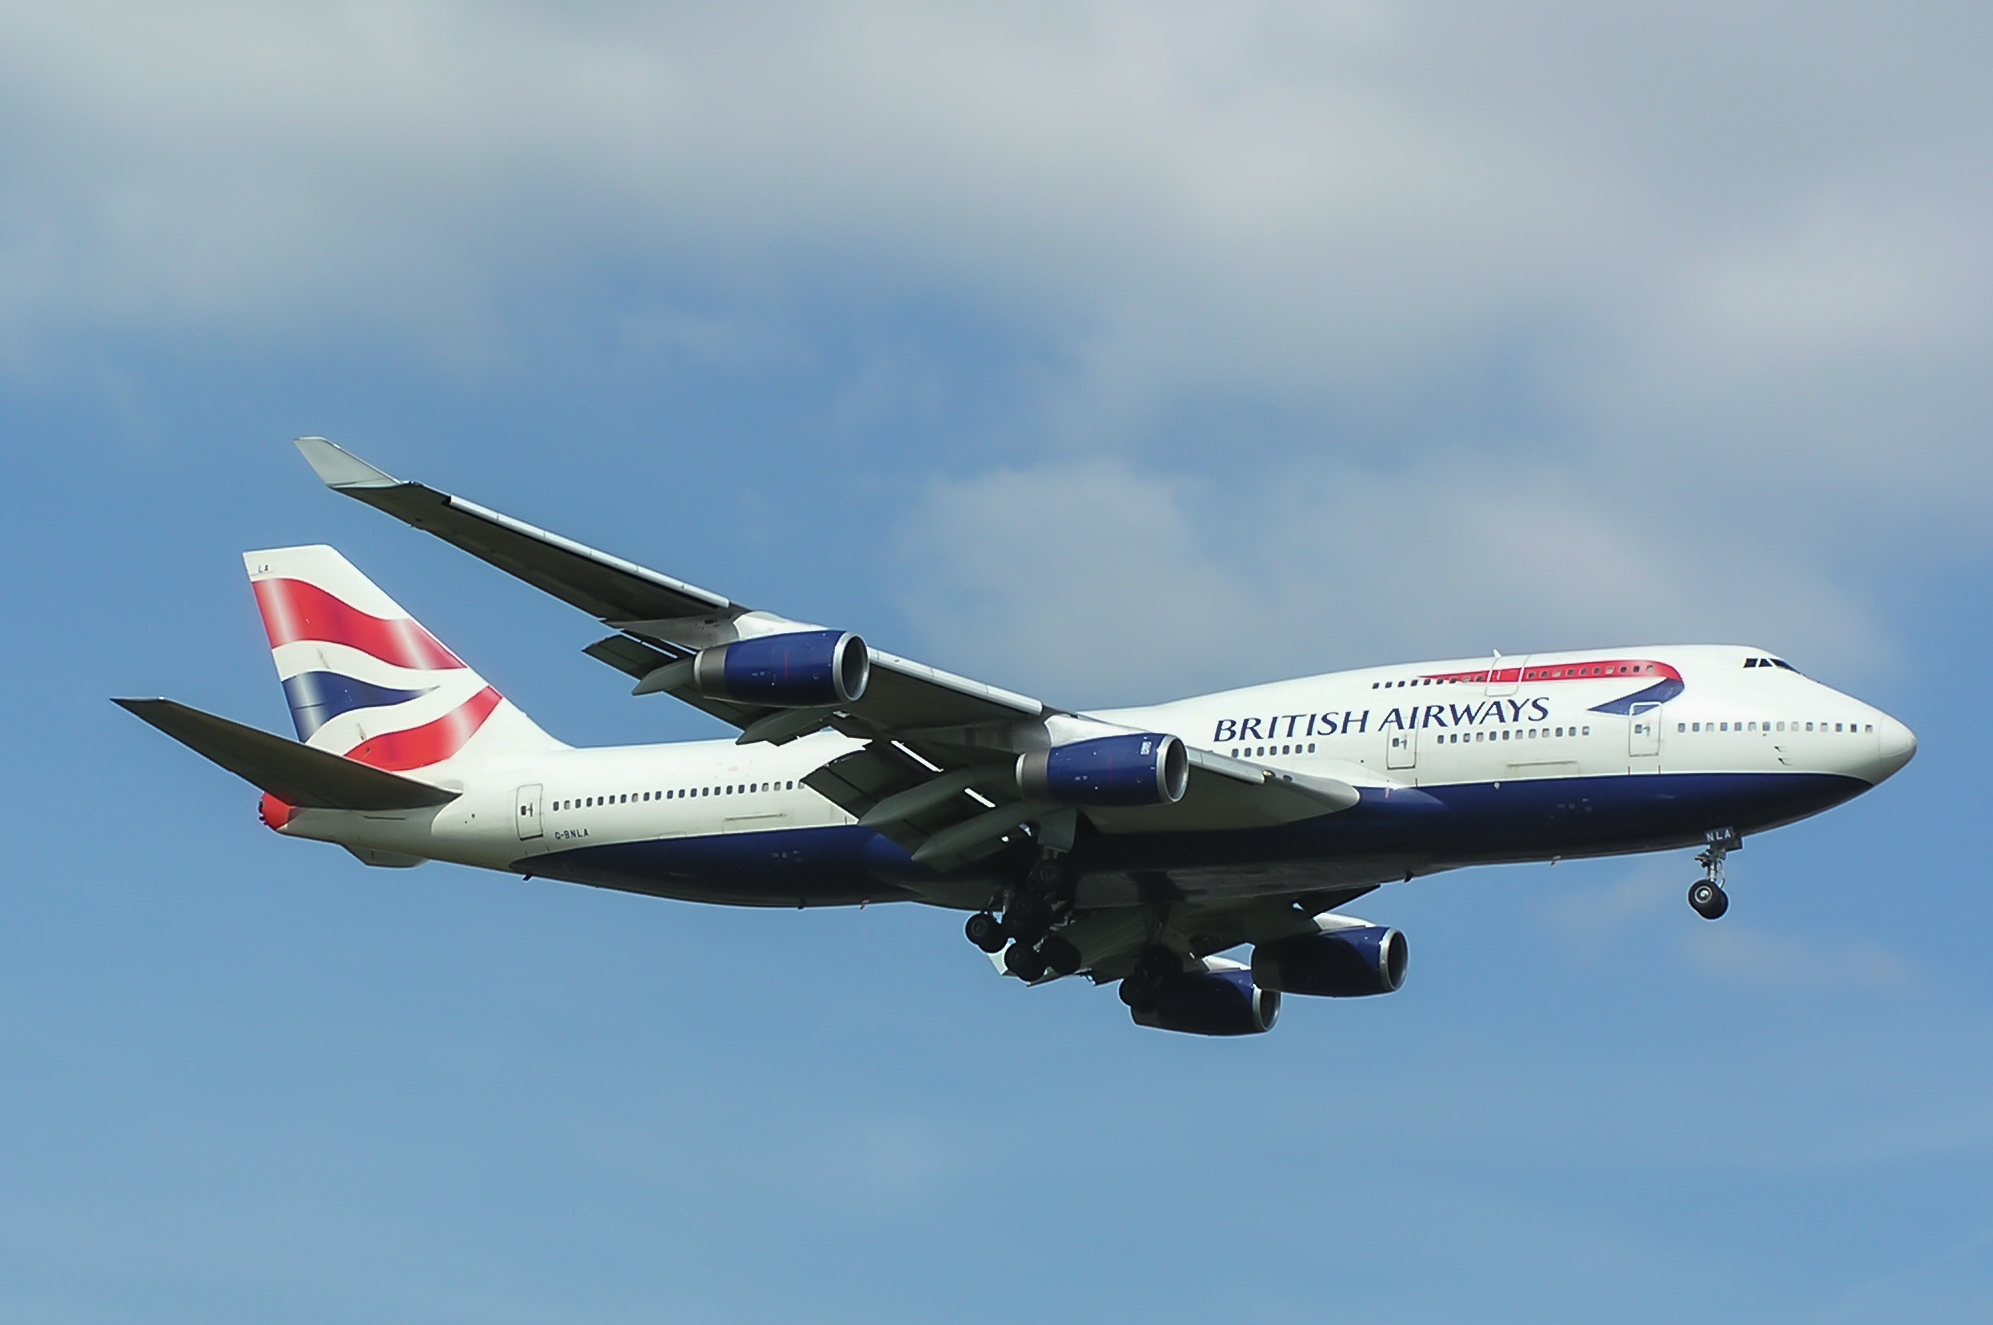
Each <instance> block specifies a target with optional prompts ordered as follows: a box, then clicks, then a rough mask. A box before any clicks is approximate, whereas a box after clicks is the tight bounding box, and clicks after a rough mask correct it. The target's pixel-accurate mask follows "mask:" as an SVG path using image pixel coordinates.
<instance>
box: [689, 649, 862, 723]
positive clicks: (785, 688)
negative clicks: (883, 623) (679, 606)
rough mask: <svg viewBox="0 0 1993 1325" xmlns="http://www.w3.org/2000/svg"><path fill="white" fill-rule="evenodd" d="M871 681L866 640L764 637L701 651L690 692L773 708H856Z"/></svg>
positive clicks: (694, 665) (693, 669) (693, 662)
mask: <svg viewBox="0 0 1993 1325" xmlns="http://www.w3.org/2000/svg"><path fill="white" fill-rule="evenodd" d="M871 676H872V655H871V654H870V653H869V652H868V651H867V650H866V648H865V641H864V640H862V639H859V638H858V637H857V636H856V635H853V634H850V633H848V632H846V631H840V630H803V631H796V632H793V633H791V634H785V635H763V636H761V637H760V638H759V639H744V640H740V641H738V642H736V643H733V644H719V645H715V646H714V647H712V648H710V649H701V650H699V654H698V656H697V657H696V658H694V659H693V660H692V688H693V689H695V690H697V691H698V692H699V693H700V694H702V695H704V696H706V698H708V699H726V700H732V701H733V702H735V703H737V704H767V705H770V706H773V707H776V708H836V707H837V706H839V705H842V704H851V703H855V702H857V701H858V700H859V699H860V698H861V697H863V696H864V694H865V683H866V682H867V681H869V680H870V679H871Z"/></svg>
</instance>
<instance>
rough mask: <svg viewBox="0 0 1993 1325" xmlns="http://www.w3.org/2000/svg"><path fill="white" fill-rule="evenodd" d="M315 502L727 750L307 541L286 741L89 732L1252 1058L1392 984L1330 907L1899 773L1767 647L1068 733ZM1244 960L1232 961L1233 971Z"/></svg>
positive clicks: (998, 705)
mask: <svg viewBox="0 0 1993 1325" xmlns="http://www.w3.org/2000/svg"><path fill="white" fill-rule="evenodd" d="M296 446H297V447H298V449H299V451H300V452H302V453H303V455H304V458H305V459H306V461H308V462H309V463H310V465H311V467H312V468H313V470H314V471H315V472H316V473H317V475H318V477H319V478H320V480H322V481H323V482H324V483H325V484H326V486H328V487H330V488H331V489H332V490H333V491H335V492H338V493H342V494H344V495H346V496H348V497H352V498H356V499H357V500H359V501H362V502H364V503H366V504H367V505H369V506H373V507H375V508H377V509H379V510H381V511H384V512H386V513H387V514H389V515H392V516H394V517H396V518H397V519H400V520H402V521H404V522H406V523H407V524H409V525H412V526H414V527H415V528H417V529H421V530H426V531H427V532H429V533H431V534H434V535H435V536H437V537H438V538H441V539H443V540H444V541H445V542H448V543H451V544H453V545H455V546H456V547H458V548H461V549H462V550H464V551H466V552H469V553H470V554H472V555H473V556H476V557H479V558H482V559H483V560H485V561H487V562H489V563H491V564H492V565H493V566H496V567H498V568H499V569H500V570H503V571H505V572H507V573H509V574H511V575H513V576H516V577H517V578H519V579H521V580H524V581H525V582H526V583H527V584H529V585H532V586H533V587H534V588H537V589H540V590H542V591H544V592H546V593H549V594H552V595H553V596H555V597H556V598H559V599H561V600H562V601H564V602H566V603H569V604H571V605H572V606H574V607H577V608H579V609H581V610H582V611H583V612H586V613H587V614H588V615H590V616H592V617H594V618H596V619H597V620H598V621H600V622H601V623H602V624H604V625H606V626H607V627H609V628H610V630H611V631H612V632H613V633H611V634H609V635H607V636H606V637H604V638H602V639H600V640H597V641H596V642H594V643H593V644H590V645H588V646H587V647H586V648H585V649H584V652H586V653H587V654H588V655H590V656H591V657H593V658H595V659H597V660H598V661H600V662H602V663H604V664H606V665H607V666H609V667H611V668H614V669H616V670H617V671H619V672H621V673H623V674H624V675H625V676H626V678H628V679H629V680H631V681H633V682H634V685H633V687H632V690H631V693H632V694H633V695H640V696H641V695H653V694H660V695H670V696H672V697H674V698H676V699H679V700H682V701H683V702H685V703H687V704H690V705H692V706H693V707H695V708H697V709H700V710H702V711H704V712H705V713H708V714H710V715H712V716H713V717H715V718H717V719H719V720H720V721H721V722H722V723H725V724H726V725H728V726H730V727H732V728H734V729H736V731H737V733H738V734H737V735H736V736H735V737H733V738H732V739H719V740H705V741H689V742H676V743H669V744H653V745H629V746H614V747H606V748H595V749H576V748H573V747H571V746H568V745H565V744H563V743H562V742H560V741H558V740H556V739H554V738H553V737H552V736H550V735H548V734H547V733H546V732H545V731H543V730H541V729H540V727H539V726H537V725H536V724H535V723H534V722H533V721H532V719H530V718H528V717H527V716H526V714H525V713H524V712H522V711H521V710H520V709H519V708H518V707H516V706H515V705H514V704H513V703H512V702H511V701H510V700H508V699H506V698H504V697H503V696H502V695H500V694H499V693H498V691H497V690H495V689H493V688H492V686H491V685H490V684H488V683H487V682H486V681H485V680H484V678H483V677H481V676H479V675H478V674H477V672H476V671H474V670H473V669H472V668H471V667H470V666H469V665H468V664H466V663H465V662H463V661H461V660H460V659H459V658H458V657H457V655H456V654H454V653H452V652H451V651H450V650H449V649H448V648H446V647H445V646H444V645H443V644H442V643H441V642H440V641H438V640H437V639H436V637H435V636H434V635H431V634H430V633H429V632H428V631H426V630H424V629H423V628H422V626H420V625H419V624H417V623H416V621H415V619H414V618H413V617H411V616H410V615H409V614H408V613H407V612H406V611H404V610H403V609H402V608H401V607H400V606H399V605H398V604H397V603H395V602H394V600H393V599H391V598H389V597H388V596H387V595H386V594H385V593H383V592H382V591H381V590H380V589H379V588H377V587H376V586H375V585H374V584H373V583H372V582H371V581H370V580H368V579H367V578H366V577H365V576H364V575H362V574H361V573H360V572H359V571H358V570H357V569H355V568H354V567H353V566H352V565H351V563H349V562H348V561H347V560H346V559H345V558H344V557H342V556H341V555H340V554H339V553H338V552H336V551H334V550H333V549H332V548H330V547H325V546H309V547H288V548H274V549H269V550H264V551H255V552H249V553H245V554H244V558H243V560H244V565H245V567H246V568H247V570H248V573H249V580H250V584H251V587H252V588H253V590H254V593H255V598H256V603H257V607H258V609H259V610H260V612H261V614H262V619H263V624H264V627H265V630H266V633H267V634H268V636H269V640H270V648H271V652H272V655H273V657H274V659H275V662H276V666H277V674H278V679H279V680H280V681H281V682H282V685H283V689H284V693H285V697H286V699H287V700H288V702H289V705H290V710H291V716H292V719H293V721H294V724H295V726H296V729H297V740H295V741H292V740H288V739H286V738H283V737H280V736H275V735H272V734H269V733H267V732H263V731H260V730H258V729H256V728H252V727H247V726H243V725H242V724H239V723H235V722H232V721H230V720H228V719H225V718H221V717H217V716H214V715H211V714H207V713H203V712H201V711H199V710H197V709H192V708H188V707H186V706H185V705H181V704H177V703H174V702H173V701H171V700H166V699H119V700H116V701H114V702H116V703H118V704H120V705H122V706H123V707H124V708H126V709H127V710H129V711H130V712H132V713H134V714H135V715H137V716H138V717H140V718H142V719H144V720H145V721H146V722H148V723H150V724H151V725H153V726H154V727H157V728H158V729H159V730H161V731H163V732H165V733H166V734H167V735H169V736H172V737H174V738H175V739H177V740H179V741H181V742H182V743H183V744H185V745H187V746H189V747H191V748H192V749H193V750H195V751H196V752H197V753H199V754H201V755H203V756H205V757H207V758H208V759H210V760H212V761H213V762H214V763H216V764H218V765H220V766H221V767H222V768H224V769H227V770H228V771H229V772H231V773H234V774H236V775H237V776H239V777H241V778H243V779H244V780H245V781H247V782H249V783H251V784H252V785H253V786H255V787H257V788H259V789H260V790H261V791H262V792H263V796H262V800H261V803H260V814H261V817H262V820H263V822H264V823H265V824H267V825H268V826H269V827H270V828H272V829H274V830H276V831H277V832H278V833H280V834H282V835H283V836H285V837H295V838H306V839H310V840H313V841H320V842H331V843H336V844H337V845H339V846H342V847H344V848H346V849H347V850H348V851H350V852H351V853H352V854H353V855H355V856H356V857H358V858H359V859H360V860H361V861H363V862H365V863H366V864H368V865H374V866H382V867H406V866H413V865H419V864H421V863H423V862H425V861H430V860H441V861H448V862H453V863H456V864H460V865H469V866H475V867H480V868H485V869H492V870H500V871H505V872H508V873H512V874H515V875H524V876H526V877H528V878H546V879H555V880H561V881H565V882H569V883H577V884H586V885H591V886H594V887H598V888H610V889H619V890H623V891H627V892H632V893H641V894H648V895H651V896H655V897H665V898H675V899H679V900H683V901H691V902H709V903H719V904H725V905H733V906H770V907H773V906H795V907H809V906H851V905H858V906H863V905H865V904H867V903H878V902H894V901H909V902H920V903H925V904H927V905H930V906H936V907H943V908H949V909H954V910H958V911H966V912H969V913H970V914H969V916H968V919H967V922H966V924H965V926H964V931H965V934H966V936H967V937H968V939H969V941H970V942H971V943H973V944H974V945H975V946H976V947H977V948H979V949H981V950H982V951H983V952H984V953H985V954H988V956H989V960H990V961H991V962H992V964H993V965H995V966H996V967H997V969H998V970H999V971H1000V972H1002V973H1004V974H1007V975H1009V976H1013V977H1015V978H1017V979H1018V980H1021V981H1023V982H1024V983H1026V984H1032V985H1035V984H1040V983H1044V982H1048V981H1053V980H1058V979H1062V978H1065V977H1069V976H1080V975H1084V976H1085V977H1087V978H1089V979H1091V980H1092V981H1093V982H1094V983H1095V984H1110V983H1111V984H1116V985H1117V986H1118V988H1119V992H1120V996H1121V1000H1122V1002H1124V1003H1125V1004H1126V1005H1127V1006H1128V1008H1129V1010H1130V1014H1131V1016H1132V1018H1133V1020H1134V1021H1135V1022H1136V1023H1137V1024H1139V1025H1142V1026H1148V1027H1154V1028H1158V1029H1162V1030H1170V1031H1180V1032H1186V1033H1192V1034H1200V1035H1213V1036H1227V1035H1250V1034H1257V1033H1260V1032H1263V1031H1267V1030H1269V1029H1271V1028H1272V1026H1273V1024H1274V1021H1275V1019H1276V1018H1277V1016H1278V1015H1279V1011H1280V1006H1281V999H1282V996H1283V995H1303V996H1317V997H1328V998H1338V997H1361V996H1366V995H1376V994H1386V993H1391V992H1394V991H1396V990H1397V989H1398V988H1400V987H1401V985H1402V984H1403V982H1404V978H1405V970H1406V963H1407V959H1408V953H1409V948H1408V945H1407V942H1406V939H1405V936H1404V935H1403V934H1402V933H1401V932H1400V931H1399V930H1397V929H1396V928H1394V927H1391V926H1388V925H1381V924H1373V923H1371V922H1370V921H1367V920H1361V919H1357V918H1355V917H1353V916H1349V915H1346V914H1344V913H1343V911H1342V908H1343V907H1345V906H1347V905H1348V904H1349V903H1351V902H1353V901H1355V900H1356V899H1358V898H1360V897H1362V896H1364V895H1365V894H1368V893H1370V892H1373V891H1375V890H1376V889H1377V888H1378V887H1380V886H1381V885H1383V884H1385V883H1393V882H1409V881H1411V880H1412V879H1415V878H1420V877H1424V876H1427V875H1432V874H1437V873H1439V872H1441V871H1444V870H1453V869H1460V868H1464V867H1468V866H1475V865H1490V864H1499V863H1513V862H1529V861H1551V862H1554V861H1557V860H1559V859H1575V858H1580V857H1596V856H1616V855H1626V854H1632V853H1639V852H1658V851H1673V850H1682V849H1686V848H1699V850H1698V852H1697V854H1696V857H1695V859H1696V860H1697V862H1698V863H1699V864H1700V865H1701V866H1702V874H1701V877H1699V878H1698V879H1696V881H1695V882H1694V884H1693V885H1692V886H1691V888H1690V890H1689V904H1690V906H1691V907H1692V908H1693V909H1694V910H1695V911H1696V913H1697V914H1699V915H1701V916H1702V917H1704V918H1705V919H1708V920H1715V919H1717V918H1719V917H1720V916H1722V915H1723V914H1724V912H1725V911H1726V910H1727V909H1728V907H1729V897H1728V894H1727V893H1726V891H1725V889H1724V880H1725V861H1726V858H1727V857H1728V856H1729V854H1730V853H1732V852H1734V851H1736V850H1738V849H1739V848H1741V847H1742V846H1743V845H1744V841H1745V839H1746V837H1747V836H1749V835H1751V834H1755V833H1761V832H1765V831H1767V830H1769V829H1772V828H1777V827H1780V826H1782V825H1785V824H1790V823H1794V822H1797V821H1798V820H1801V819H1805V818H1808V817H1809V816H1812V815H1815V814H1819V813H1821V812H1822V811H1824V810H1827V809H1830V808H1832V807H1833V806H1836V805H1839V804H1841V803H1842V802H1844V801H1847V800H1849V799H1851V798H1853V797H1855V796H1857V795H1860V794H1861V793H1862V792H1864V791H1867V790H1868V789H1869V788H1871V787H1873V786H1875V785H1876V784H1878V783H1880V782H1882V781H1883V780H1884V779H1886V778H1888V777H1890V776H1891V775H1893V774H1894V773H1896V772H1897V771H1898V770H1899V769H1901V768H1902V767H1903V766H1904V765H1905V764H1907V763H1908V762H1909V761H1910V758H1911V756H1912V755H1913V754H1914V753H1915V752H1916V746H1917V743H1916V738H1915V736H1914V735H1912V733H1911V731H1910V729H1909V728H1908V727H1906V726H1904V725H1903V724H1902V723H1901V722H1898V721H1897V720H1896V719H1894V718H1892V717H1890V716H1889V715H1888V714H1886V713H1883V712H1882V711H1880V710H1879V709H1876V708H1873V707H1871V706H1869V705H1867V704H1864V703H1862V702H1861V701H1860V700H1857V699H1854V698H1852V697H1850V696H1848V695H1845V694H1842V693H1840V692H1839V691H1836V690H1833V689H1831V688H1829V687H1827V686H1825V685H1823V684H1821V683H1820V682H1818V681H1815V680H1812V679H1810V678H1809V677H1807V676H1804V675H1802V674H1801V673H1800V672H1799V671H1798V670H1797V669H1795V668H1794V667H1793V666H1792V665H1791V664H1790V663H1788V662H1787V661H1785V660H1784V659H1783V658H1781V657H1779V656H1777V655H1776V654H1774V653H1771V652H1770V651H1768V650H1765V649H1760V648H1750V647H1738V646H1729V645H1680V646H1676V645H1669V646H1654V647H1635V648H1609V649H1600V650H1578V651H1571V652H1555V653H1539V654H1529V655H1523V656H1510V657H1504V656H1502V655H1500V654H1493V655H1491V656H1489V657H1486V658H1471V659H1450V660H1443V661H1438V662H1428V663H1411V664H1404V665H1398V666H1387V667H1369V668H1362V669H1359V670H1356V671H1345V672H1332V673H1328V674H1324V675H1319V676H1310V677H1304V678H1301V679H1298V680H1291V681H1278V682H1273V683H1270V684H1264V685H1255V686H1248V687H1246V688H1244V689H1238V690H1229V691H1224V692H1221V693H1217V694H1208V695H1199V696H1196V697H1193V698H1189V699H1181V700H1176V701H1173V702H1170V703H1163V704H1155V705H1150V706H1146V707H1138V708H1124V709H1114V710H1105V711H1099V712H1090V713H1088V712H1077V711H1073V710H1069V709H1062V708H1058V707H1055V706H1054V705H1051V704H1047V703H1045V702H1043V701H1041V700H1037V699H1034V698H1031V697H1029V696H1026V695H1022V694H1017V693H1014V692H1012V691H1008V690H1003V689H1000V688H998V687H996V686H992V685H987V684H985V683H983V682H980V681H975V680H971V679H969V678H966V677H962V676H956V675H953V674H950V673H948V672H944V671H940V670H938V669H936V668H933V667H929V666H925V665H923V664H921V663H918V662H914V661H911V660H909V659H906V658H902V657H899V656H898V655H895V654H891V653H887V652H884V651H882V650H880V649H876V648H873V647H872V646H870V645H869V644H867V643H866V642H865V641H864V640H862V639H860V638H859V637H858V636H856V635H854V634H852V633H850V632H848V631H840V630H834V629H828V628H825V627H821V626H818V625H814V624H811V623H807V622H802V621H796V620H791V619H789V618H786V617H783V616H779V615H776V614H774V613H771V612H766V611H758V610H755V609H751V608H748V607H746V606H743V605H742V604H739V603H736V602H733V601H732V600H731V599H728V598H726V597H724V596H723V595H721V594H718V593H714V592H712V591H711V590H708V589H702V588H699V587H697V586H695V585H691V584H687V583H685V582H684V581H681V580H677V579H673V578H672V577H670V576H668V575H663V574H660V573H658V572H657V571H653V570H649V569H647V568H645V567H643V566H639V565H637V564H635V563H634V562H630V561H625V560H623V559H621V558H619V557H615V556H611V555H610V554H608V553H605V552H599V551H596V550H595V549H593V548H590V547H586V546H584V545H582V544H580V543H577V542H574V541H572V540H570V539H567V538H564V537H562V536H560V535H558V534H554V533H549V532H548V531H546V530H543V529H539V528H536V527H534V526H532V525H530V524H526V523H524V522H522V521H519V520H516V519H513V518H512V517H510V516H507V515H502V514H500V513H499V512H497V511H493V510H489V509H487V508H485V507H483V506H479V505H477V504H475V503H473V502H470V501H466V500H464V499H463V498H461V497H454V496H451V495H449V494H447V493H444V492H440V491H437V490H436V489H434V488H429V487H426V486H424V485H422V484H419V483H412V482H403V481H401V480H399V479H395V478H391V477H389V476H388V475H387V474H385V473H383V472H382V471H381V470H378V469H376V468H374V467H373V466H372V465H369V464H367V463H366V462H364V461H362V460H360V459H358V458H356V457H355V456H353V455H351V454H349V453H348V452H346V451H344V450H342V449H340V448H339V447H337V446H335V445H333V444H332V443H331V442H329V441H326V440H325V439H323V438H317V437H306V438H300V439H298V441H297V442H296ZM1248 945H1250V949H1251V950H1250V954H1249V955H1248V957H1247V960H1243V961H1242V960H1239V959H1237V958H1235V957H1228V956H1226V955H1225V954H1226V953H1229V952H1233V951H1235V950H1238V949H1241V948H1244V947H1246V946H1248Z"/></svg>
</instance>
